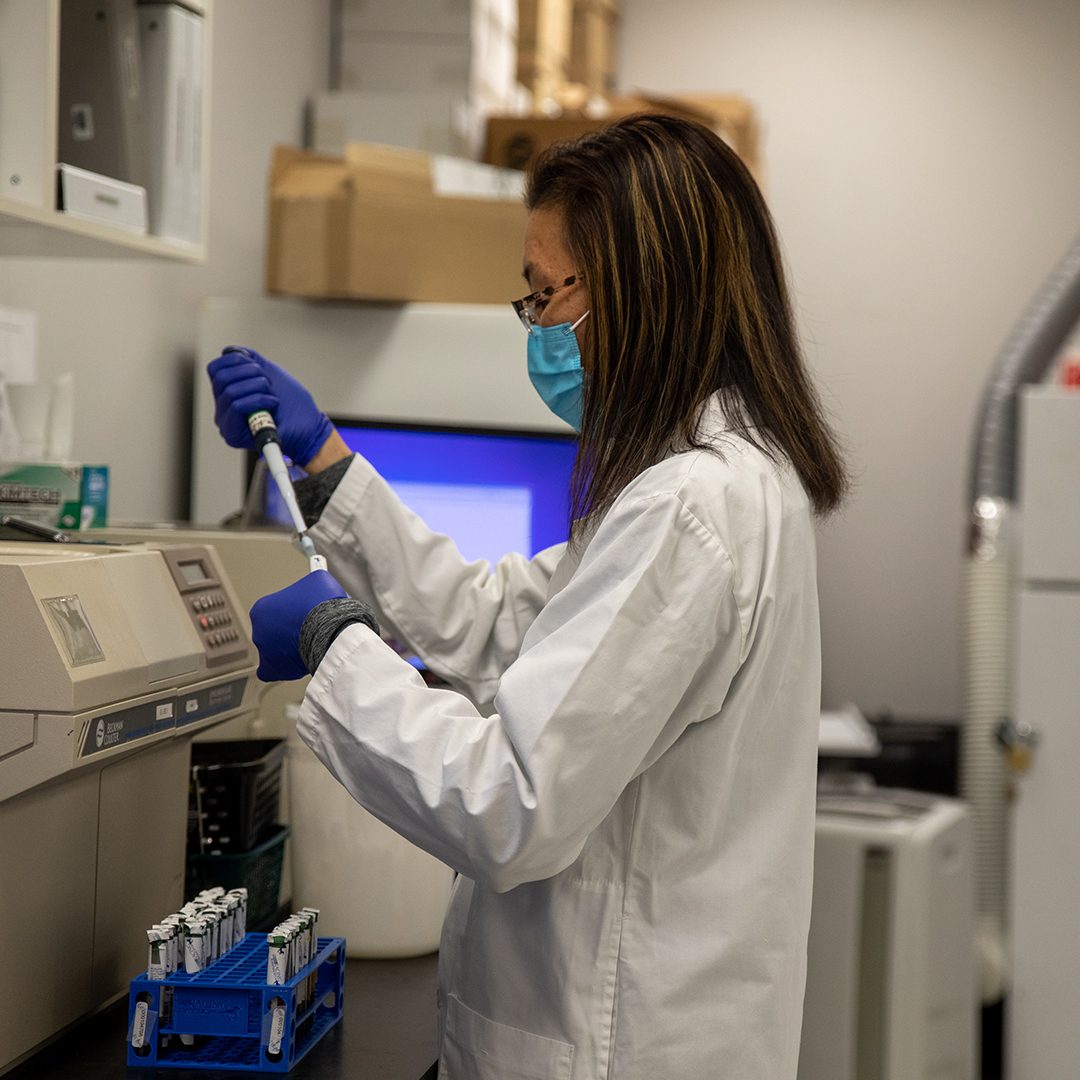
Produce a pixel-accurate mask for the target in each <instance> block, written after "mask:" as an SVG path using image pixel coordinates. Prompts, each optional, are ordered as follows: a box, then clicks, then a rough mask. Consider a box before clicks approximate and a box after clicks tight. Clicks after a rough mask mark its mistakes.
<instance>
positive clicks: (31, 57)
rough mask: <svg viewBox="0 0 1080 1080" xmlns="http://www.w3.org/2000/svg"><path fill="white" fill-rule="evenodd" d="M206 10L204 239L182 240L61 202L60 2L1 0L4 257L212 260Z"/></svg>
mask: <svg viewBox="0 0 1080 1080" xmlns="http://www.w3.org/2000/svg"><path fill="white" fill-rule="evenodd" d="M184 6H185V7H188V8H190V9H192V10H195V11H199V12H201V13H202V15H203V18H204V30H203V95H202V153H201V168H202V178H201V185H202V200H201V202H202V227H201V235H202V238H203V239H202V242H201V243H200V244H197V245H193V244H184V243H180V242H177V241H174V240H170V239H165V238H162V237H159V236H153V235H145V236H142V235H139V234H137V233H131V232H126V231H124V230H123V229H118V228H116V227H114V226H111V225H102V224H99V223H97V222H93V221H86V220H83V219H81V218H76V217H72V216H71V215H70V214H66V213H64V212H63V211H60V210H56V209H54V207H55V205H56V163H57V100H58V96H59V57H60V0H0V256H4V255H51V256H67V257H83V258H102V257H110V258H131V257H148V258H163V259H177V260H180V261H183V262H192V263H200V262H203V261H205V258H206V222H207V204H208V198H207V195H208V190H209V161H210V154H209V130H210V63H209V58H210V53H211V35H212V15H213V4H212V0H184Z"/></svg>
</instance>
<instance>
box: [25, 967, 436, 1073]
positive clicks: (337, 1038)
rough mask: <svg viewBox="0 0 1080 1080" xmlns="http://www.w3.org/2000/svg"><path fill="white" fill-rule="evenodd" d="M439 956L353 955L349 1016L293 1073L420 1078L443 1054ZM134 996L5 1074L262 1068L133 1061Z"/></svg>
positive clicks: (347, 988) (347, 996) (347, 984)
mask: <svg viewBox="0 0 1080 1080" xmlns="http://www.w3.org/2000/svg"><path fill="white" fill-rule="evenodd" d="M437 972H438V956H436V955H433V956H421V957H418V958H416V959H410V960H349V961H347V962H346V965H345V1014H344V1016H343V1018H342V1021H341V1023H340V1024H338V1025H337V1026H336V1027H334V1028H332V1029H331V1030H330V1031H329V1032H328V1033H327V1034H326V1036H325V1037H324V1038H323V1039H321V1040H320V1041H319V1043H317V1044H316V1045H315V1046H314V1047H313V1048H312V1050H311V1052H310V1053H309V1054H308V1055H307V1056H306V1057H305V1058H304V1059H303V1060H302V1061H300V1062H299V1063H298V1064H297V1066H296V1068H295V1069H293V1071H292V1072H291V1073H289V1074H288V1075H289V1077H291V1078H295V1080H311V1078H313V1077H318V1078H319V1080H420V1078H421V1077H422V1076H423V1075H424V1073H425V1072H426V1071H427V1070H428V1068H429V1067H430V1066H431V1064H432V1062H433V1061H434V1060H435V1058H436V1056H437V1055H438V1045H437V1044H438V1033H437V1009H436V1003H435V982H436V976H437ZM127 1023H128V1003H127V998H126V997H125V998H123V999H122V1000H120V1001H118V1002H116V1003H114V1004H113V1005H110V1006H109V1008H107V1009H105V1010H104V1011H103V1012H101V1013H99V1014H98V1015H97V1016H95V1017H93V1018H91V1019H90V1020H87V1021H85V1022H84V1023H82V1024H79V1025H78V1026H77V1027H75V1028H74V1029H72V1030H71V1031H69V1032H68V1033H67V1034H65V1035H64V1036H62V1037H61V1038H60V1039H58V1040H57V1041H56V1042H54V1043H53V1044H52V1045H51V1046H48V1047H46V1048H45V1049H44V1050H42V1051H40V1052H39V1053H37V1054H35V1055H34V1056H33V1057H32V1058H29V1059H28V1060H27V1061H24V1062H23V1063H22V1064H21V1065H19V1066H18V1067H17V1068H15V1069H13V1070H12V1071H11V1072H9V1073H7V1074H5V1077H4V1080H31V1078H33V1080H75V1078H78V1080H118V1078H123V1080H224V1078H226V1077H227V1078H228V1080H242V1078H243V1077H244V1076H245V1075H250V1076H253V1077H255V1076H259V1075H263V1074H260V1073H243V1072H232V1071H225V1070H218V1069H172V1068H168V1069H137V1068H128V1066H127V1044H126V1042H125V1036H126V1034H127Z"/></svg>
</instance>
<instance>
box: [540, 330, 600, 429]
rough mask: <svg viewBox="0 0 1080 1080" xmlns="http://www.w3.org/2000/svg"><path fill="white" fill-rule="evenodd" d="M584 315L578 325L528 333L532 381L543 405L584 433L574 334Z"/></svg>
mask: <svg viewBox="0 0 1080 1080" xmlns="http://www.w3.org/2000/svg"><path fill="white" fill-rule="evenodd" d="M588 314H589V313H588V312H587V311H586V312H585V315H588ZM585 315H582V316H581V318H580V319H578V321H577V322H575V323H558V324H557V325H555V326H533V327H531V328H530V330H529V378H530V379H531V380H532V384H533V386H535V387H536V392H537V393H538V394H539V395H540V397H541V398H543V399H544V404H545V405H546V406H547V407H548V408H549V409H550V410H551V411H552V412H553V413H554V414H555V415H556V416H557V417H559V419H560V420H565V421H566V422H567V423H568V424H569V425H570V426H571V427H572V428H573V429H574V430H575V431H580V430H581V395H582V374H581V353H580V352H579V351H578V343H577V337H576V336H575V335H574V331H575V330H576V329H577V328H578V327H579V326H580V325H581V323H582V320H583V319H584V318H585Z"/></svg>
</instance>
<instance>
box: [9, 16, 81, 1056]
mask: <svg viewBox="0 0 1080 1080" xmlns="http://www.w3.org/2000/svg"><path fill="white" fill-rule="evenodd" d="M0 6H2V4H0ZM97 810H98V774H97V773H96V772H87V773H83V774H82V775H80V776H76V777H75V778H74V779H71V780H65V781H63V782H60V783H55V784H50V785H46V786H44V787H40V788H35V789H33V790H32V791H28V792H26V793H25V794H22V795H16V796H15V797H14V798H12V799H7V800H5V801H3V802H0V957H2V958H3V962H2V967H0V989H2V991H3V1000H4V1007H3V1008H2V1009H0V1071H3V1068H4V1065H5V1064H6V1063H7V1062H9V1061H11V1060H12V1059H13V1058H16V1057H18V1056H19V1055H21V1054H24V1053H26V1051H27V1050H30V1049H31V1048H33V1047H34V1046H37V1044H38V1043H40V1042H41V1041H42V1040H44V1039H48V1038H49V1037H51V1036H52V1035H54V1034H56V1032H57V1031H59V1030H60V1029H61V1028H63V1027H66V1026H67V1025H68V1024H70V1023H72V1022H73V1021H75V1020H77V1019H78V1018H79V1017H80V1016H82V1015H83V1014H84V1013H86V1012H87V1011H88V1010H89V1009H91V1008H92V1007H93V1005H94V1004H95V1001H94V1000H93V999H92V998H91V995H90V964H91V956H92V953H93V945H94V862H95V858H96V855H97Z"/></svg>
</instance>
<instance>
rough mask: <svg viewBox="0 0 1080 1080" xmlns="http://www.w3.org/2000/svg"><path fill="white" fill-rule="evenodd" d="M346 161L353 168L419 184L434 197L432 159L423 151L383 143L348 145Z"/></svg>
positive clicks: (407, 182) (389, 178) (406, 182)
mask: <svg viewBox="0 0 1080 1080" xmlns="http://www.w3.org/2000/svg"><path fill="white" fill-rule="evenodd" d="M345 161H346V163H347V164H348V166H349V167H350V168H352V169H360V170H363V171H364V172H375V173H379V174H380V175H381V176H383V177H385V178H386V179H387V180H395V179H396V180H399V181H400V182H402V183H405V184H415V185H419V186H420V188H421V189H422V190H424V191H426V192H427V193H428V194H429V195H430V194H431V157H430V155H428V154H425V153H424V152H423V151H422V150H406V149H404V148H403V147H400V146H384V145H383V144H382V143H346V144H345Z"/></svg>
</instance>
